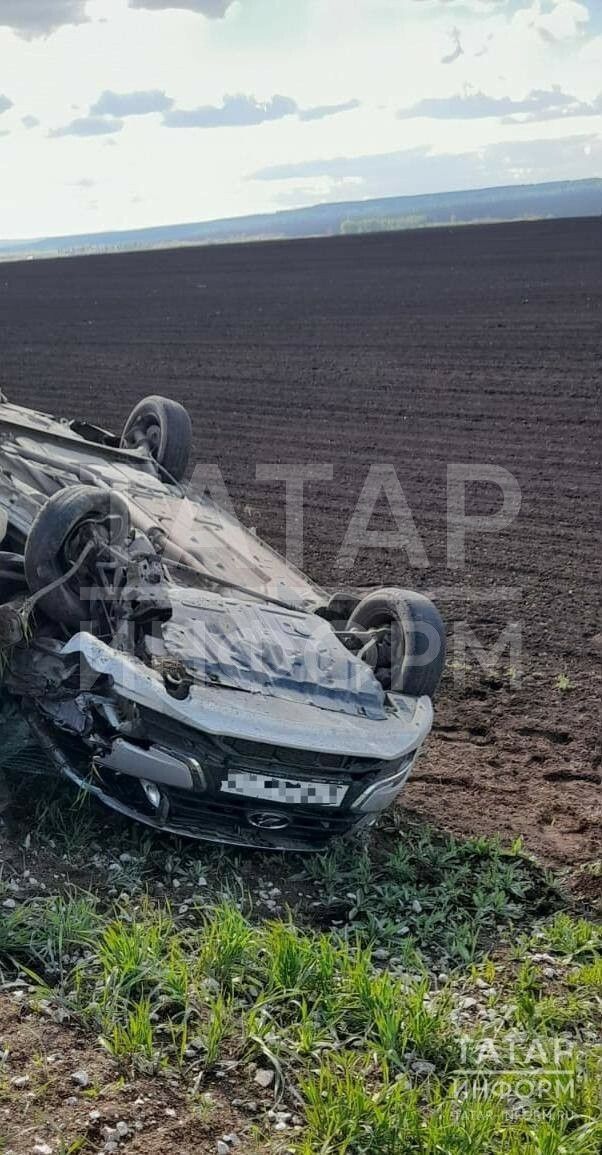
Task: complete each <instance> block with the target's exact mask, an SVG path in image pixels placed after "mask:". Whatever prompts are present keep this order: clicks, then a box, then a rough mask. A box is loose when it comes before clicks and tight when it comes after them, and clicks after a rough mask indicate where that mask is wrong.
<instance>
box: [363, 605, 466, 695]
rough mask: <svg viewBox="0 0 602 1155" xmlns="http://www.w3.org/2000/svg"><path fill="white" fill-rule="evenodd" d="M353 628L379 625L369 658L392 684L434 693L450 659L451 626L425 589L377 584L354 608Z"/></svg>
mask: <svg viewBox="0 0 602 1155" xmlns="http://www.w3.org/2000/svg"><path fill="white" fill-rule="evenodd" d="M347 628H348V629H349V630H351V631H353V630H358V631H366V632H370V631H376V633H375V635H374V638H375V643H376V644H375V645H374V646H370V647H368V650H369V652H370V655H371V656H370V658H369V660H370V664H371V665H373V667H374V671H375V674H376V676H377V678H378V680H379V681H380V682H381V684H382V685H383V686H384V688H385V689H386V690H393V691H394V692H395V693H397V694H409V695H411V696H412V697H420V696H422V695H423V694H425V695H427V696H428V697H429V698H432V697H434V695H435V692H436V690H437V687H438V685H439V682H440V680H441V675H442V673H443V667H444V665H445V626H444V624H443V621H442V620H441V615H440V614H439V611H438V610H437V609H436V607H435V606H434V605H433V603H432V602H431V601H429V599H428V598H426V597H424V596H423V594H418V593H414V592H413V591H411V590H401V589H394V588H392V589H381V590H375V591H374V593H370V594H368V595H367V596H366V597H365V598H363V599H362V601H361V602H360V603H359V605H357V606H356V607H355V609H354V610H353V611H352V613H351V616H350V618H349V621H348V623H347Z"/></svg>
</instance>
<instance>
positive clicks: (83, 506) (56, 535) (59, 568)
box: [25, 485, 129, 629]
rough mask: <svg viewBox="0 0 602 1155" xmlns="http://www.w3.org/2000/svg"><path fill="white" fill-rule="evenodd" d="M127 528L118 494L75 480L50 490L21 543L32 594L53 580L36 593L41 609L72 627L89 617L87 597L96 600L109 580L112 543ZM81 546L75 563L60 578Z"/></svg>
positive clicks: (125, 510)
mask: <svg viewBox="0 0 602 1155" xmlns="http://www.w3.org/2000/svg"><path fill="white" fill-rule="evenodd" d="M128 533H129V513H128V506H127V503H126V502H125V500H124V499H123V497H121V495H120V494H118V493H115V492H113V491H112V490H110V489H97V488H96V486H93V485H74V486H71V487H70V488H69V489H61V490H59V492H58V493H55V494H53V496H52V497H50V498H49V499H48V501H47V502H46V504H45V505H43V506H42V508H41V509H40V511H39V513H38V514H37V517H36V518H35V521H34V523H33V525H32V527H31V529H30V531H29V536H28V538H27V541H26V543H25V577H26V578H27V584H28V586H29V589H30V591H31V592H32V594H36V593H39V592H40V591H41V590H45V589H46V587H47V586H51V585H52V584H53V583H54V582H57V583H58V584H57V585H56V586H55V588H54V589H49V590H48V591H47V592H46V593H43V594H42V595H41V597H40V598H39V600H38V602H37V604H38V606H39V607H40V609H41V610H43V612H44V613H45V614H46V615H47V616H48V617H49V618H51V619H52V620H53V621H55V622H60V623H62V624H64V625H67V626H69V627H70V628H71V629H80V628H81V624H82V623H83V622H88V621H90V619H91V616H92V602H93V601H94V600H101V599H102V594H103V591H104V589H105V586H111V585H112V584H113V582H112V580H111V578H112V577H114V568H113V567H114V561H113V555H112V553H111V548H117V549H119V548H122V547H123V545H124V544H125V541H126V538H127V535H128ZM86 550H87V557H86V558H85V560H84V561H83V562H82V564H81V566H80V568H79V569H78V570H77V571H76V572H75V573H74V574H73V575H72V576H71V577H70V578H66V579H65V575H66V574H67V573H68V572H69V570H70V569H71V568H72V567H73V566H74V565H75V564H76V563H77V561H78V559H79V558H81V557H82V554H83V553H84V551H86ZM103 576H104V579H105V580H104V582H103ZM62 579H65V580H62ZM107 597H109V592H108V590H107Z"/></svg>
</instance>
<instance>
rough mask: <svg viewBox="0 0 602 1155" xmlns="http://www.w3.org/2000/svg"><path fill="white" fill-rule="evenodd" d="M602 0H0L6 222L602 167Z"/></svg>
mask: <svg viewBox="0 0 602 1155" xmlns="http://www.w3.org/2000/svg"><path fill="white" fill-rule="evenodd" d="M601 90H602V0H0V238H1V239H3V240H11V239H17V238H23V239H25V238H30V237H38V236H60V235H64V234H73V233H89V232H99V231H103V230H114V229H130V228H143V227H147V226H151V225H161V224H171V223H177V222H186V221H201V220H210V219H217V218H220V217H228V216H241V215H244V214H247V213H255V212H271V211H275V210H278V209H282V208H293V207H297V206H300V205H306V204H315V203H318V202H321V201H341V200H361V199H364V198H368V197H377V196H393V195H404V194H415V193H421V192H442V191H446V190H448V189H462V188H483V187H487V186H493V185H498V184H513V183H529V182H535V181H548V180H566V179H578V178H581V177H588V176H599V175H601V171H602V163H601V160H602V93H601Z"/></svg>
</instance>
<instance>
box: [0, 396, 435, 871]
mask: <svg viewBox="0 0 602 1155" xmlns="http://www.w3.org/2000/svg"><path fill="white" fill-rule="evenodd" d="M190 444H191V426H190V420H189V417H188V414H187V413H186V410H185V409H184V408H183V407H182V406H181V405H179V404H178V403H177V402H175V401H171V400H169V399H167V398H163V397H148V398H146V399H145V400H143V401H141V402H140V403H139V404H138V405H137V406H136V408H135V409H134V410H133V412H132V414H131V415H130V417H129V419H128V421H127V422H126V425H125V428H124V430H123V432H122V434H121V435H120V436H116V435H113V434H111V433H108V432H106V431H105V430H102V429H99V428H96V427H95V426H92V425H89V424H87V423H85V422H79V421H67V420H58V419H56V418H54V417H50V416H48V415H46V414H43V413H38V412H35V411H33V410H30V409H25V408H23V407H22V406H19V405H13V404H9V402H8V401H7V400H6V399H5V398H4V397H3V396H1V397H0V603H1V604H0V659H1V667H2V691H3V695H4V696H5V697H6V696H8V697H9V698H10V699H11V700H12V701H13V702H15V703H17V705H18V708H19V711H20V712H21V713H22V715H23V716H24V717H25V718H26V719H27V722H28V724H29V727H30V729H31V731H32V733H33V735H34V736H35V739H36V741H37V742H38V743H39V744H40V745H41V746H42V747H43V749H44V750H45V752H46V754H47V755H48V758H49V760H50V762H51V764H53V765H54V766H55V767H56V768H57V769H58V770H59V771H60V772H61V773H62V774H64V775H66V776H67V778H69V779H71V780H72V781H73V782H75V783H76V784H77V785H78V786H79V787H81V788H84V789H85V790H87V791H90V792H91V793H92V794H94V795H95V796H96V797H97V798H99V799H100V800H102V801H103V802H104V803H106V804H107V805H108V806H111V807H113V808H114V809H115V810H118V811H120V812H121V813H122V814H125V815H127V816H129V817H131V818H135V819H138V820H139V821H141V822H144V823H147V824H149V825H150V826H153V827H155V828H158V829H160V830H163V831H169V832H173V833H176V834H178V835H185V836H190V837H194V838H202V839H208V840H211V841H214V842H223V843H229V844H238V845H255V846H261V847H273V848H283V849H284V848H290V849H299V850H307V849H315V848H321V847H323V846H324V845H325V844H326V843H327V842H328V840H329V838H331V837H332V836H333V835H339V834H345V833H347V832H349V831H352V830H358V829H361V828H363V827H367V826H370V825H371V824H373V823H374V822H375V820H376V818H377V817H378V815H379V813H380V812H381V811H382V810H383V808H384V807H385V806H387V805H388V804H389V803H390V802H391V801H392V800H393V799H394V798H395V796H396V795H397V794H398V793H399V791H400V790H401V788H402V786H403V784H404V782H405V780H406V778H407V777H408V774H409V773H410V770H411V767H412V764H413V762H414V759H415V758H416V755H417V753H418V751H419V750H420V747H421V745H422V743H423V742H424V740H425V738H426V737H427V735H428V733H429V731H430V728H431V725H432V717H433V712H432V704H431V700H432V698H433V696H434V693H435V691H436V688H437V685H438V683H439V680H440V677H441V673H442V670H443V664H444V657H445V631H444V628H443V624H442V622H441V619H440V617H439V614H438V612H437V610H436V609H435V607H434V606H433V604H432V603H431V602H430V601H429V600H428V599H427V598H425V597H423V596H421V595H419V594H416V593H411V592H408V591H404V590H398V589H382V590H375V591H374V592H370V593H369V594H368V595H367V596H365V597H363V598H361V599H360V598H359V597H354V596H352V595H351V594H347V593H335V594H333V595H328V594H326V593H325V592H324V591H323V590H321V589H320V588H318V586H316V585H314V584H313V583H312V582H311V581H310V580H308V579H307V578H306V577H304V576H303V575H302V574H301V573H300V572H298V571H297V570H296V569H295V568H294V567H292V566H290V565H288V564H287V563H286V562H285V561H284V559H283V558H281V557H280V556H279V555H278V554H277V553H275V552H274V551H273V550H272V549H271V548H270V547H268V546H267V545H266V544H264V543H263V542H261V541H260V540H259V539H258V538H257V536H256V535H255V534H254V533H253V532H252V531H250V530H247V529H245V528H243V527H242V526H241V525H240V523H239V522H238V521H237V520H236V518H235V517H234V516H233V515H232V514H230V513H227V512H225V511H224V510H223V509H222V508H220V507H218V505H217V504H216V503H215V502H214V501H213V500H212V499H211V498H210V497H209V496H208V495H207V493H206V492H204V491H202V492H201V490H200V489H199V490H197V489H195V485H194V481H193V482H192V483H189V484H185V483H184V481H183V478H184V475H185V473H186V469H187V463H188V457H189V451H190Z"/></svg>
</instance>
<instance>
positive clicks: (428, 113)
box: [397, 87, 602, 123]
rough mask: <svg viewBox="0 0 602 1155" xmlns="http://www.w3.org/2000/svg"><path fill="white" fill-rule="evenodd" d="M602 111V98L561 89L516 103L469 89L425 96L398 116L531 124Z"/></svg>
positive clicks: (535, 93)
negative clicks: (519, 120) (521, 120)
mask: <svg viewBox="0 0 602 1155" xmlns="http://www.w3.org/2000/svg"><path fill="white" fill-rule="evenodd" d="M600 112H602V97H600V96H598V97H597V98H596V99H595V100H593V101H584V100H579V99H578V98H577V97H576V96H571V95H570V94H569V93H568V92H562V90H561V89H560V88H558V87H554V88H551V89H534V90H533V91H531V92H529V93H528V94H527V95H526V96H524V97H522V98H521V99H519V100H515V99H513V98H512V97H510V96H487V95H486V94H485V93H484V92H480V91H479V92H474V91H470V90H468V89H467V90H465V91H464V92H461V93H454V95H452V96H441V97H428V96H427V97H424V98H423V99H422V100H419V101H418V102H417V103H416V104H413V105H410V107H409V108H402V109H400V110H399V112H398V113H397V115H398V117H399V119H400V120H411V119H413V118H414V117H427V118H432V119H435V120H479V119H482V118H486V117H504V118H505V119H506V120H507V122H510V123H512V122H513V121H512V118H513V117H519V116H520V117H524V119H525V120H527V121H530V122H532V121H536V120H554V119H556V118H559V119H560V118H563V117H567V116H594V115H598V114H599V113H600Z"/></svg>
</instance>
